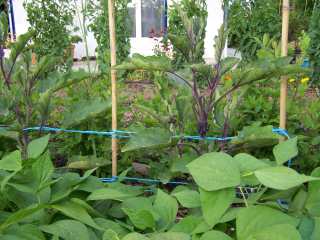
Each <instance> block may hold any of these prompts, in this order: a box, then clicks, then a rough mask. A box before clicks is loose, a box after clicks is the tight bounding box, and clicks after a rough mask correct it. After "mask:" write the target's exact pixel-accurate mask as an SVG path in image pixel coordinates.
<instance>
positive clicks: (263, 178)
mask: <svg viewBox="0 0 320 240" xmlns="http://www.w3.org/2000/svg"><path fill="white" fill-rule="evenodd" d="M254 174H255V176H256V177H257V178H258V180H259V181H260V183H262V184H263V185H265V186H266V187H269V188H273V189H277V190H287V189H289V188H293V187H296V186H299V185H301V184H302V183H305V182H309V181H315V180H320V178H315V177H310V176H305V175H302V174H299V173H297V172H296V171H295V170H293V169H291V168H287V167H281V166H279V167H269V168H264V169H260V170H257V171H255V172H254Z"/></svg>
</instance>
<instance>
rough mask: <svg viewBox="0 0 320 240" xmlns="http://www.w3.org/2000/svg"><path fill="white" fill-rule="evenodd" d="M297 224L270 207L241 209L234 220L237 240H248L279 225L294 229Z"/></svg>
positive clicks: (293, 219)
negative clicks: (289, 226) (286, 225)
mask: <svg viewBox="0 0 320 240" xmlns="http://www.w3.org/2000/svg"><path fill="white" fill-rule="evenodd" d="M298 223H299V221H298V220H297V219H295V218H293V217H291V216H289V215H287V214H285V213H282V212H281V211H278V210H275V209H273V208H270V207H266V206H252V207H248V208H243V209H241V210H240V212H239V213H238V215H237V220H236V229H237V239H238V240H248V237H249V236H251V235H253V234H255V233H259V232H260V231H262V230H264V229H266V228H269V227H272V226H276V225H279V224H288V225H291V226H293V227H294V228H295V227H296V226H297V225H298ZM271 239H272V238H271Z"/></svg>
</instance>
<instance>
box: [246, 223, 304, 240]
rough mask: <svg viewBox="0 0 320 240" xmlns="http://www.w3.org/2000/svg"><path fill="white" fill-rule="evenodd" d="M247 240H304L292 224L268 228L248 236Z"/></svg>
mask: <svg viewBox="0 0 320 240" xmlns="http://www.w3.org/2000/svg"><path fill="white" fill-rule="evenodd" d="M246 239H247V240H269V239H272V240H288V239H290V240H302V238H301V236H300V234H299V232H298V231H297V229H296V228H295V227H294V226H292V225H290V224H279V225H274V226H269V227H266V228H265V229H262V230H260V231H258V232H256V233H252V234H250V235H248V237H247V238H246Z"/></svg>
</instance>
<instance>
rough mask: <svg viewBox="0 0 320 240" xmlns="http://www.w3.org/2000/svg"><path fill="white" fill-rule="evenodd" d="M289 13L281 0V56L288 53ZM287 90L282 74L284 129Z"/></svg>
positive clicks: (282, 119)
mask: <svg viewBox="0 0 320 240" xmlns="http://www.w3.org/2000/svg"><path fill="white" fill-rule="evenodd" d="M289 14H290V3H289V0H283V3H282V38H281V55H282V56H283V57H285V56H287V55H288V36H289ZM287 91H288V78H287V77H286V76H283V77H282V78H281V87H280V128H282V129H286V119H287V116H286V115H287Z"/></svg>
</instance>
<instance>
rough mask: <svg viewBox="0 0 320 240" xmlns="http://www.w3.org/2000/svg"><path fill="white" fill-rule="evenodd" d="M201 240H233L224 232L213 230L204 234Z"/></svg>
mask: <svg viewBox="0 0 320 240" xmlns="http://www.w3.org/2000/svg"><path fill="white" fill-rule="evenodd" d="M200 240H232V238H231V237H229V236H228V235H227V234H225V233H223V232H219V231H215V230H213V231H210V232H206V233H205V234H203V235H202V236H201V238H200Z"/></svg>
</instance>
